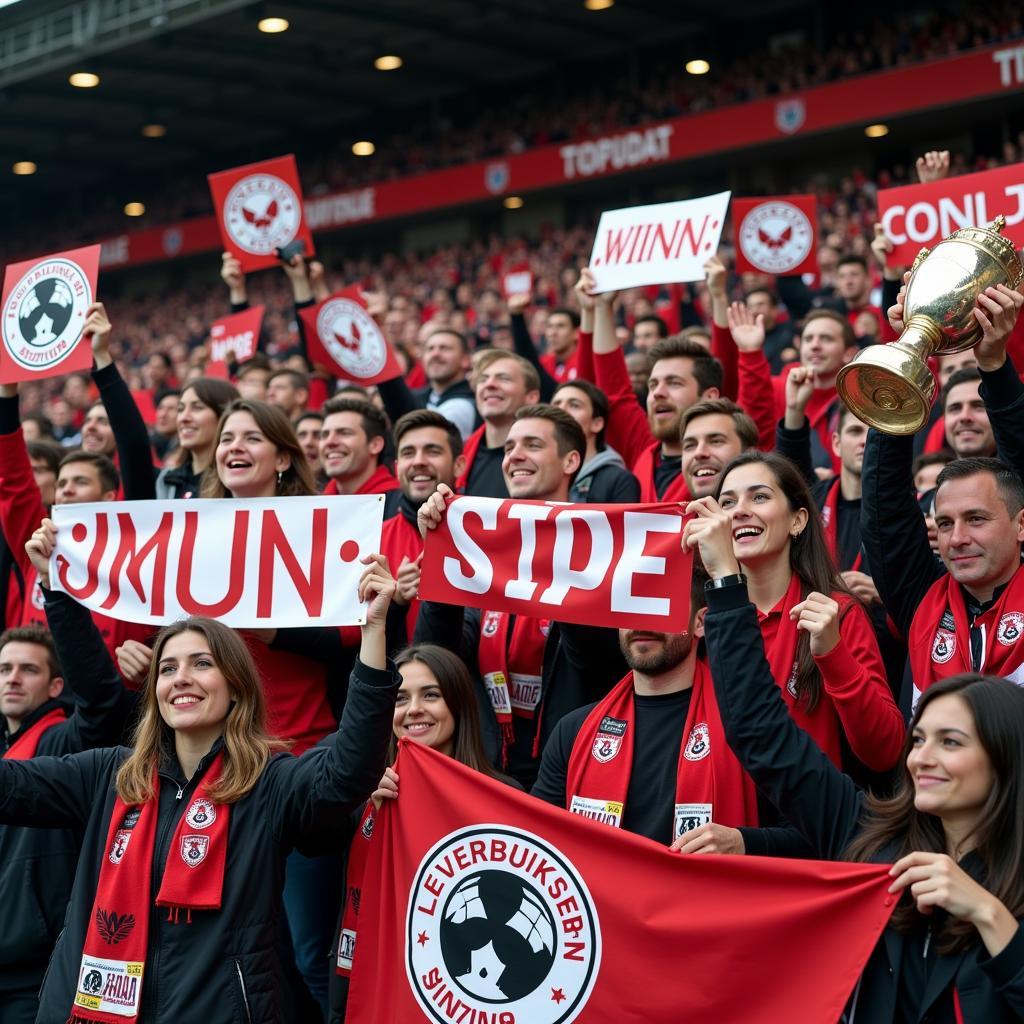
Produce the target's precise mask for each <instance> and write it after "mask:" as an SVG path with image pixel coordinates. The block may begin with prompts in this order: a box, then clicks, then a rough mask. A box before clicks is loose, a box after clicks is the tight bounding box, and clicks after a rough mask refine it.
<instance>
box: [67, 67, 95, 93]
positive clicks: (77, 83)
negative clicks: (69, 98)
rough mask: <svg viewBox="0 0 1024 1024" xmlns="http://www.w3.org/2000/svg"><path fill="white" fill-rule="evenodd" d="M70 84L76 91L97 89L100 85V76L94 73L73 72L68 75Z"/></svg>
mask: <svg viewBox="0 0 1024 1024" xmlns="http://www.w3.org/2000/svg"><path fill="white" fill-rule="evenodd" d="M68 83H69V84H70V85H73V86H74V87H75V88H76V89H95V88H96V86H97V85H99V84H100V76H99V75H97V74H96V73H95V72H93V71H73V72H72V73H71V74H70V75H68Z"/></svg>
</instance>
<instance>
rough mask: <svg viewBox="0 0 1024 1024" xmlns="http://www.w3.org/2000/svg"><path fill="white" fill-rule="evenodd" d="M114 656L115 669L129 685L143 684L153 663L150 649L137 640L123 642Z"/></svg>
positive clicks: (151, 649)
mask: <svg viewBox="0 0 1024 1024" xmlns="http://www.w3.org/2000/svg"><path fill="white" fill-rule="evenodd" d="M114 654H115V656H116V657H117V667H118V668H119V669H120V670H121V675H123V676H124V677H125V679H127V680H128V681H129V682H130V683H139V684H141V683H143V682H145V680H146V676H148V675H149V666H150V664H151V663H152V661H153V648H152V647H147V646H146V645H145V644H144V643H142V642H141V641H139V640H125V642H124V643H123V644H122V645H121V646H120V647H118V648H117V649H116V650H115V651H114Z"/></svg>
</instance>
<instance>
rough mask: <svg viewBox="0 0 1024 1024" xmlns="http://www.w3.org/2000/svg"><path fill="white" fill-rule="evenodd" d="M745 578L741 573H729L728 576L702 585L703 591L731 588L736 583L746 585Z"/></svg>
mask: <svg viewBox="0 0 1024 1024" xmlns="http://www.w3.org/2000/svg"><path fill="white" fill-rule="evenodd" d="M746 582H747V577H746V576H745V575H744V574H743V573H742V572H734V573H730V574H729V575H728V576H723V577H722V578H721V579H717V580H708V581H707V583H705V584H704V589H705V590H721V589H722V587H732V586H735V585H736V584H737V583H742V584H744V585H746Z"/></svg>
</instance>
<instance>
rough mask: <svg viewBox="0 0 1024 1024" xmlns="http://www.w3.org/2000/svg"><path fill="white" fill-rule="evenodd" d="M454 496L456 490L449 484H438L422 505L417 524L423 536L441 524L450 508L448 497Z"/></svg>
mask: <svg viewBox="0 0 1024 1024" xmlns="http://www.w3.org/2000/svg"><path fill="white" fill-rule="evenodd" d="M454 497H455V492H454V491H453V490H452V489H451V488H450V487H449V486H448V485H447V484H438V485H437V490H436V491H434V493H433V494H432V495H431V496H430V497H429V498H427V500H426V501H425V502H423V504H422V505H420V507H419V511H418V512H417V513H416V525H417V526H418V527H419V529H420V536H421V537H426V535H427V531H428V530H436V529H437V528H438V527H439V526H440V525H441V522H442V521H443V520H444V517H445V513H446V512H447V510H448V505H447V499H448V498H454Z"/></svg>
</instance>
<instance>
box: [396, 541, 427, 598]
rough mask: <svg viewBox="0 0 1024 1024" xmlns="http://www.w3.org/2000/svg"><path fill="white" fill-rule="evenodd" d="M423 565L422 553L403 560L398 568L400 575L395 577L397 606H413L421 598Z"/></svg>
mask: <svg viewBox="0 0 1024 1024" xmlns="http://www.w3.org/2000/svg"><path fill="white" fill-rule="evenodd" d="M422 564H423V552H422V551H421V552H420V553H419V554H418V555H417V556H416V557H415V558H412V559H410V558H403V559H402V564H401V565H400V566H399V567H398V575H397V576H396V577H395V582H396V583H397V584H398V590H397V591H396V592H395V604H402V605H407V604H412V602H413V601H415V600H416V598H417V597H419V593H420V571H421V570H420V567H421V566H422Z"/></svg>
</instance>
